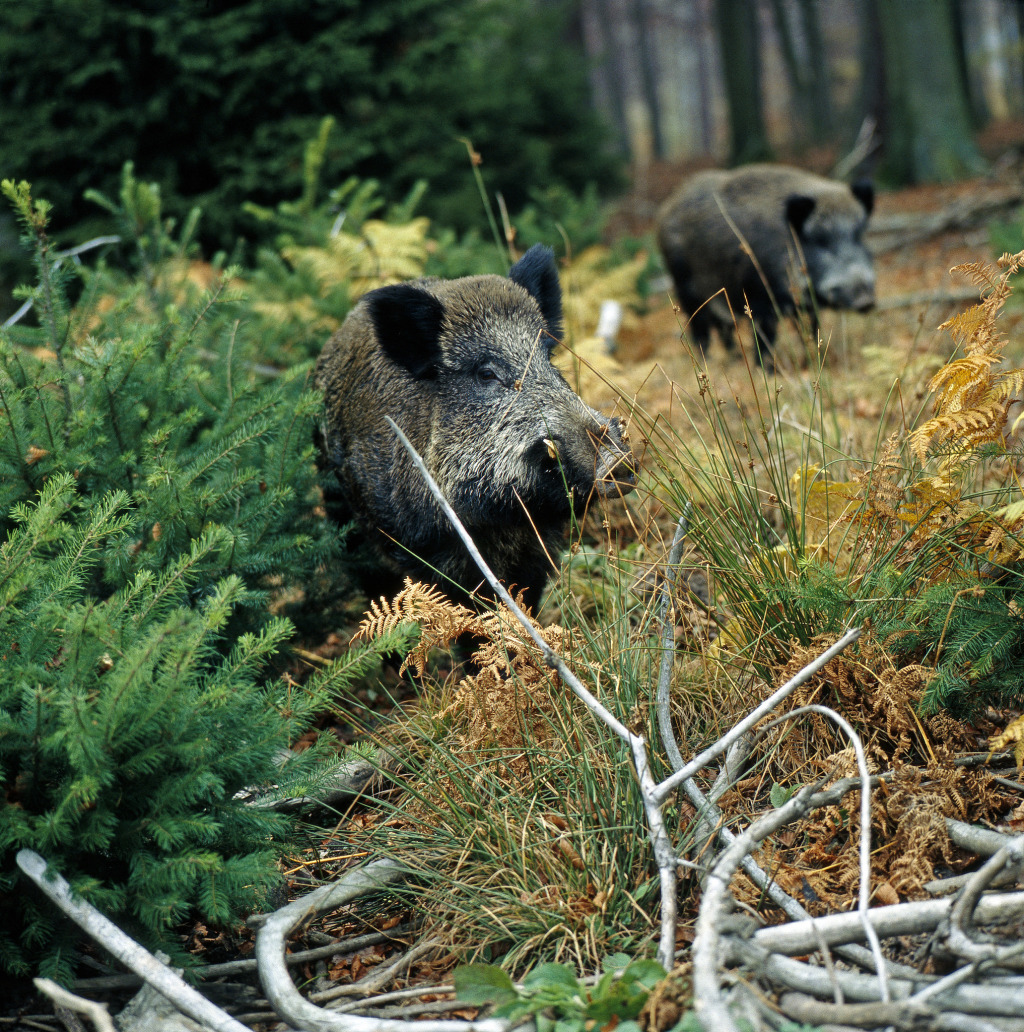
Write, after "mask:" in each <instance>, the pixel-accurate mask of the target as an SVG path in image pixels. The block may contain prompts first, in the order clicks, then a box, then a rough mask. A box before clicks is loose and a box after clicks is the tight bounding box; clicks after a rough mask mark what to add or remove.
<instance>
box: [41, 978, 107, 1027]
mask: <svg viewBox="0 0 1024 1032" xmlns="http://www.w3.org/2000/svg"><path fill="white" fill-rule="evenodd" d="M32 984H33V985H34V986H35V987H36V988H37V989H38V990H39V991H40V992H41V993H42V994H43V995H44V996H48V997H49V998H50V999H51V1000H53V1002H54V1006H56V1007H63V1008H65V1009H66V1010H70V1011H74V1012H75V1013H76V1014H84V1015H85V1016H86V1017H87V1018H88V1019H89V1020H90V1021H91V1022H92V1023H93V1024H94V1025H95V1026H96V1028H97V1029H98V1030H99V1032H117V1030H116V1029H115V1027H114V1022H113V1019H112V1018H111V1017H110V1012H109V1011H108V1010H107V1005H106V1004H105V1003H97V1002H96V1001H95V1000H84V999H82V997H81V996H75V994H74V993H69V992H68V991H67V989H64V988H63V987H62V986H59V985H57V983H56V982H53V981H51V980H50V979H49V978H33V979H32Z"/></svg>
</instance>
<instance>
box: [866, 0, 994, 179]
mask: <svg viewBox="0 0 1024 1032" xmlns="http://www.w3.org/2000/svg"><path fill="white" fill-rule="evenodd" d="M874 4H875V10H876V12H877V16H878V24H879V26H880V28H881V34H882V44H883V54H884V62H885V86H886V132H885V136H884V138H883V146H884V148H885V159H884V172H885V173H886V175H887V176H888V177H889V178H890V179H891V180H893V181H894V182H897V183H922V182H951V181H953V180H956V179H963V178H966V177H967V176H971V175H975V174H977V173H978V172H980V171H982V169H983V168H984V162H983V160H982V158H981V155H980V153H979V152H978V149H977V147H976V146H975V143H974V140H973V138H972V135H971V117H970V112H969V108H968V103H967V91H966V88H965V84H964V81H963V76H962V74H961V72H960V67H959V63H958V61H957V55H956V43H955V35H954V26H953V6H952V2H951V0H927V2H926V3H921V2H919V0H874Z"/></svg>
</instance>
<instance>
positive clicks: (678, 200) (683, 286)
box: [658, 164, 875, 364]
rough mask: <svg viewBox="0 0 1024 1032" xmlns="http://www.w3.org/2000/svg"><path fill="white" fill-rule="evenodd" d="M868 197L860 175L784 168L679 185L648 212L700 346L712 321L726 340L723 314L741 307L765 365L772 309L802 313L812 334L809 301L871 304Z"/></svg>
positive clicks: (744, 170) (715, 175)
mask: <svg viewBox="0 0 1024 1032" xmlns="http://www.w3.org/2000/svg"><path fill="white" fill-rule="evenodd" d="M874 199H875V198H874V189H873V187H872V186H871V184H870V183H869V182H867V181H861V182H858V183H855V184H854V185H853V186H847V185H846V184H844V183H839V182H836V181H835V180H832V179H825V178H823V177H822V176H816V175H814V174H813V173H811V172H805V171H803V170H802V169H798V168H789V167H787V166H785V165H766V164H762V165H746V166H743V167H740V168H737V169H733V170H732V171H728V172H723V171H709V172H699V173H697V174H696V175H694V176H693V177H691V178H690V179H688V180H687V181H686V182H684V183H683V184H682V186H681V187H680V188H679V190H678V191H677V192H676V193H675V194H674V195H673V196H672V197H670V198H669V200H668V201H666V202H665V204H664V205H663V206H662V208H661V211H660V212H659V214H658V245H659V247H660V248H661V253H662V255H663V257H664V259H665V264H666V266H667V267H668V271H669V273H670V274H671V276H672V279H673V281H674V282H675V288H676V296H677V298H678V300H679V304H680V306H681V307H682V309H683V311H684V312H685V313H686V314H687V315H688V316H689V317H690V323H689V329H690V333H691V335H692V337H693V339H694V341H695V342H696V343H697V345H698V346H699V347H700V349H701V351H702V352H703V351H704V349H705V348H706V347H707V345H708V341H709V338H710V333H711V330H712V329H713V328H714V329H717V330H718V333H719V336H720V337H721V338H722V342H723V343H724V344H725V345H726V347H732V346H733V344H734V343H735V337H734V332H733V327H734V323H733V314H735V317H736V318H737V319H742V318H743V317H744V309H745V307H746V305H747V304H749V305H750V310H751V313H752V315H753V318H754V324H755V330H756V336H757V347H758V352H757V355H758V360H759V361H767V362H768V363H769V364H770V362H771V348H772V345H773V344H774V342H775V333H776V329H777V328H778V316H779V315H785V316H791V315H793V314H794V312H795V311H796V310H797V309H798V308H799V309H801V310H805V311H807V312H808V313H809V316H810V319H811V326H812V330H813V332H815V333H816V332H817V317H816V308H817V307H826V308H847V309H849V308H852V309H854V310H856V311H859V312H862V311H866V310H867V309H869V308H871V307H872V305H873V304H874V301H875V273H874V266H873V263H872V260H871V255H870V254H869V253H868V250H867V248H865V246H864V244H863V242H862V240H861V237H862V235H863V233H864V227H865V225H866V224H867V221H868V216H869V215H870V214H871V209H872V208H873V207H874ZM747 245H749V248H750V251H752V252H753V258H752V257H751V255H750V254H749V253H748V252H747V250H746V246H747ZM723 288H724V290H725V293H726V295H727V297H728V301H726V298H725V297H723V296H722V294H721V293H720V292H721V291H722V290H723ZM730 308H731V312H730Z"/></svg>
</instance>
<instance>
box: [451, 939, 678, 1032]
mask: <svg viewBox="0 0 1024 1032" xmlns="http://www.w3.org/2000/svg"><path fill="white" fill-rule="evenodd" d="M602 970H603V972H604V974H602V975H601V977H600V978H599V979H598V980H597V981H596V982H594V983H593V984H590V985H588V984H586V983H585V982H581V981H580V979H579V978H577V977H576V974H575V972H574V971H573V970H572V968H570V967H567V966H566V965H565V964H539V965H538V966H537V967H536V968H534V969H533V970H532V971H531V972H530V973H529V974H527V975H526V977H525V978H524V979H523V982H522V985H521V986H519V987H517V986H516V985H514V984H513V982H512V979H511V978H509V976H508V975H507V974H506V973H505V972H504V971H502V970H501V968H499V967H496V966H495V965H493V964H465V965H463V966H462V967H459V968H456V969H455V993H456V995H457V997H458V998H459V999H460V1000H464V1001H465V1002H466V1003H471V1004H475V1005H477V1006H483V1005H486V1004H491V1005H492V1006H493V1007H494V1010H493V1012H492V1015H493V1016H494V1017H496V1018H507V1019H508V1020H509V1021H511V1022H512V1023H513V1024H515V1023H518V1022H521V1021H522V1020H523V1019H525V1018H533V1019H534V1021H535V1022H536V1023H537V1028H538V1030H539V1032H551V1030H555V1032H586V1030H588V1029H592V1028H599V1029H604V1028H615V1029H617V1030H619V1032H640V1026H639V1025H638V1024H637V1022H636V1019H637V1018H638V1017H639V1015H640V1012H641V1011H642V1010H643V1007H644V1004H645V1003H646V1002H647V997H648V996H649V995H650V992H651V990H652V989H653V988H654V987H655V986H656V985H657V984H658V983H659V982H661V981H662V980H663V979H664V978H665V969H664V968H663V967H662V966H661V965H660V964H659V963H658V962H657V961H656V960H633V959H631V958H630V957H628V956H627V955H626V954H624V953H616V954H614V955H612V956H611V957H607V958H606V959H605V960H604V962H603V964H602Z"/></svg>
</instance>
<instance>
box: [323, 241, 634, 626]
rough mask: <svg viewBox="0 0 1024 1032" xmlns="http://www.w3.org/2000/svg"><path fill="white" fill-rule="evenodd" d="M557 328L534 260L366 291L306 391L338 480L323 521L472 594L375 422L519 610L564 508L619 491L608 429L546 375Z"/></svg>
mask: <svg viewBox="0 0 1024 1032" xmlns="http://www.w3.org/2000/svg"><path fill="white" fill-rule="evenodd" d="M561 324H562V295H561V289H560V287H559V283H558V274H557V271H556V269H555V264H554V255H553V254H552V252H551V251H550V249H548V248H543V247H540V246H535V247H532V248H530V250H529V251H527V252H526V254H525V255H523V257H522V258H521V259H520V260H519V261H518V262H517V263H516V264H515V265H514V266H513V267H512V269H511V271H510V273H509V275H508V277H502V276H491V275H487V276H467V277H464V278H462V279H456V280H442V279H421V280H415V281H412V282H410V283H403V284H399V285H396V286H390V287H382V288H380V289H378V290H374V291H371V292H370V293H368V294H366V295H365V296H364V297H363V298H362V299H361V300H360V302H359V303H358V304H357V305H356V307H355V308H354V309H353V310H352V312H351V313H350V314H349V316H348V318H347V319H346V320H345V323H344V325H343V326H342V327H341V329H340V330H338V332H337V333H335V334H334V336H333V337H331V339H330V340H329V341H328V342H327V344H326V345H325V347H324V351H323V354H322V355H321V356H320V360H319V362H318V363H317V369H316V379H317V384H318V386H319V387H320V388H321V389H322V390H323V392H324V397H325V412H324V421H323V426H322V428H321V434H320V440H321V452H322V463H323V465H324V466H325V467H326V468H328V469H331V470H333V472H334V473H335V475H336V477H337V480H338V489H337V490H336V491H333V492H331V495H332V497H331V499H330V501H331V503H332V508H333V510H334V511H333V513H332V515H335V516H336V517H337V518H340V519H345V518H355V519H356V520H357V521H359V522H360V523H361V524H363V525H364V526H366V527H367V528H370V532H371V537H372V540H374V542H375V544H376V546H377V550H378V552H379V553H380V556H381V558H382V560H383V561H384V564H385V566H386V567H387V568H388V569H390V570H391V571H392V572H393V573H397V574H408V575H411V576H413V577H414V578H417V579H420V580H426V581H428V582H432V583H437V584H439V585H440V586H442V587H443V588H445V589H446V590H448V591H451V590H452V588H453V586H454V587H456V588H459V589H462V590H463V591H467V592H472V591H473V590H474V589H476V588H478V587H480V586H481V585H482V582H483V578H482V575H481V574H480V572H479V570H478V569H477V567H476V564H475V563H474V562H473V559H472V557H471V556H470V554H469V552H468V551H467V550H466V548H465V547H464V546H463V544H462V542H461V540H460V539H459V538H458V536H457V534H456V533H455V531H454V530H453V529H452V527H451V525H450V523H449V521H448V519H447V517H446V516H445V514H444V512H443V510H442V509H441V508H440V506H439V505H438V504H437V503H436V501H435V500H434V498H433V496H432V495H431V494H430V491H429V489H428V487H427V485H426V483H425V482H424V480H423V478H422V477H421V476H420V474H419V473H418V471H417V470H416V468H415V466H414V465H413V463H412V461H411V459H410V457H409V455H408V453H407V452H406V451H405V449H404V448H403V446H402V444H401V443H400V442H399V440H398V438H397V437H396V436H395V434H394V432H393V431H392V429H391V427H390V426H388V424H387V422H386V420H385V416H390V417H391V418H392V419H394V421H395V422H396V423H397V424H398V426H400V427H401V428H402V430H403V431H404V433H405V434H406V435H407V436H408V438H409V440H410V441H411V442H412V444H413V445H414V447H415V448H416V450H417V451H418V452H419V454H420V455H421V457H422V458H423V460H424V462H425V463H426V465H427V468H428V469H429V470H430V472H431V475H432V476H433V478H434V479H435V480H436V481H437V483H438V485H439V487H440V488H441V491H442V492H443V493H444V495H445V497H446V498H447V499H448V501H449V502H450V504H451V505H452V507H453V508H454V509H455V511H456V513H457V514H458V515H459V517H460V519H461V520H462V522H463V524H464V525H465V527H466V529H467V530H468V531H469V532H470V534H471V535H472V536H473V538H474V541H475V542H476V544H477V547H478V548H479V549H480V551H481V553H482V554H483V556H484V558H485V559H486V560H487V562H488V564H489V565H490V566H491V568H492V569H493V570H494V572H495V573H496V574H497V576H498V577H499V578H500V579H501V580H502V581H504V582H505V584H506V586H509V587H512V586H513V585H514V586H515V588H516V589H520V590H523V591H524V592H525V599H526V602H527V603H528V604H530V605H534V606H535V605H536V603H537V602H538V600H539V598H540V593H541V591H542V589H543V586H544V583H545V581H546V579H547V576H548V574H549V573H550V571H551V569H552V560H553V559H557V555H558V552H559V549H560V548H561V546H562V539H563V536H564V534H565V531H566V529H567V526H568V524H569V520H570V517H571V515H572V512H573V507H574V506H575V507H576V511H577V512H582V510H583V507H584V506H585V505H586V503H587V502H588V501H589V499H590V497H591V496H592V495H593V494H598V495H611V494H613V493H617V492H625V491H628V490H630V488H631V485H632V482H633V470H632V464H631V458H630V456H629V452H628V449H627V446H626V444H625V442H624V439H623V435H622V432H621V429H620V427H619V424H618V420H616V419H607V418H605V417H603V416H601V415H600V414H599V413H597V412H595V411H594V410H593V409H591V408H590V407H589V406H587V405H586V404H585V403H584V402H583V400H582V399H581V398H580V397H579V396H578V395H577V394H576V393H575V392H574V391H573V390H572V389H571V388H570V387H569V385H568V384H567V383H566V382H565V380H564V379H563V378H562V376H561V375H560V374H559V373H558V371H557V370H556V369H555V368H554V366H552V364H551V361H550V358H551V349H552V348H553V347H554V345H555V343H556V340H557V338H558V337H559V336H560V334H561V332H562V327H561ZM481 594H482V595H484V596H487V595H488V594H489V592H488V591H487V590H486V585H483V590H482V591H481Z"/></svg>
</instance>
